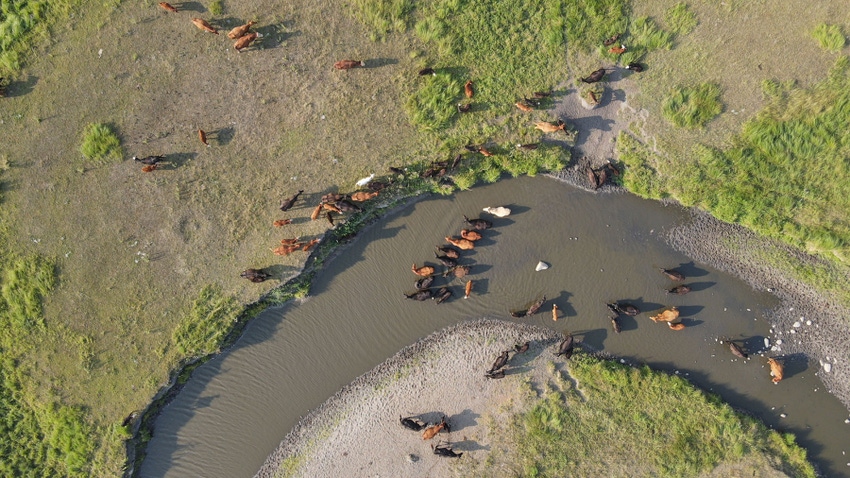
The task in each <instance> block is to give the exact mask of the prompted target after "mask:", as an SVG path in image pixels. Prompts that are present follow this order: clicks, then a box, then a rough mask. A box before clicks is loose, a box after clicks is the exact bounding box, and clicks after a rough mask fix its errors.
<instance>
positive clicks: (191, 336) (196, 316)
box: [174, 285, 242, 357]
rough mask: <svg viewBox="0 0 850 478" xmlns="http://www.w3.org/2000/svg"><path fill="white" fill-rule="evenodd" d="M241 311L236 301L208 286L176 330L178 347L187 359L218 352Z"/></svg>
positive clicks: (175, 341)
mask: <svg viewBox="0 0 850 478" xmlns="http://www.w3.org/2000/svg"><path fill="white" fill-rule="evenodd" d="M241 310H242V306H241V305H239V302H237V301H236V299H235V298H233V297H230V296H226V295H224V294H222V293H221V290H219V289H218V288H217V287H214V286H211V285H208V286H206V287H204V288H203V290H201V293H200V295H199V296H198V298H197V299H195V302H194V303H193V304H192V309H191V310H190V311H189V313H188V314H186V315H185V316H184V318H183V319H182V320H181V322H180V325H178V326H177V328H176V329H175V330H174V345H175V346H176V347H177V350H179V351H180V353H181V354H182V355H184V356H186V357H196V356H203V355H208V354H211V353H214V352H217V351H218V349H219V347H220V346H221V343H222V341H223V340H224V338H225V337H226V336H227V334H228V333H229V332H230V329H231V328H232V327H233V325H234V324H235V323H236V318H237V316H238V315H239V312H240V311H241Z"/></svg>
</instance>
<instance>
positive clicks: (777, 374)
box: [767, 357, 785, 383]
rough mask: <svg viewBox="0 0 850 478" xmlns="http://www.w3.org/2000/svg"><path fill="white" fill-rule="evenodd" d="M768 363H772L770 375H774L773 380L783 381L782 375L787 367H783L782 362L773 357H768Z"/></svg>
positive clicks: (776, 381) (775, 381)
mask: <svg viewBox="0 0 850 478" xmlns="http://www.w3.org/2000/svg"><path fill="white" fill-rule="evenodd" d="M767 363H768V364H770V376H771V377H773V379H772V382H773V383H779V382H780V381H782V375H783V372H784V371H785V367H783V366H782V364H781V363H779V361H777V360H776V359H775V358H773V357H770V358H768V359H767Z"/></svg>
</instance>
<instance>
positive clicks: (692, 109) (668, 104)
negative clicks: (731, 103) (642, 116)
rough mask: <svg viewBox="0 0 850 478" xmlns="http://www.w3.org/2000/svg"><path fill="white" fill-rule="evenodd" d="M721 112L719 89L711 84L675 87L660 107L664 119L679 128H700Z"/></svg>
mask: <svg viewBox="0 0 850 478" xmlns="http://www.w3.org/2000/svg"><path fill="white" fill-rule="evenodd" d="M721 111H723V104H722V103H721V102H720V87H719V86H718V85H716V84H713V83H703V84H701V85H698V86H695V87H681V86H680V87H676V88H674V89H673V91H671V92H670V94H668V95H667V98H665V100H664V103H663V104H662V106H661V112H662V114H663V115H664V117H665V118H667V120H669V121H670V122H671V123H673V124H674V125H676V126H678V127H680V128H702V127H703V126H705V125H706V123H708V122H709V121H711V120H712V119H713V118H714V117H715V116H717V115H719V114H720V112H721Z"/></svg>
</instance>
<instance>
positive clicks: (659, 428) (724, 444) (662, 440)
mask: <svg viewBox="0 0 850 478" xmlns="http://www.w3.org/2000/svg"><path fill="white" fill-rule="evenodd" d="M550 372H551V371H550ZM569 373H570V375H571V376H572V377H573V378H575V380H576V382H577V383H578V389H576V388H573V386H572V384H571V383H570V382H569V381H568V380H565V379H564V378H563V377H560V373H559V372H554V374H555V376H554V377H552V379H551V382H550V383H549V387H548V391H545V392H544V394H543V395H542V397H540V398H537V397H536V396H534V394H532V396H534V398H531V400H530V401H531V403H530V404H529V405H528V406H527V407H526V408H525V409H524V410H523V409H521V410H520V411H519V413H516V414H515V415H514V416H513V419H512V420H511V421H510V423H508V424H492V425H491V426H493V427H494V428H496V429H495V430H493V431H492V432H491V433H490V435H489V436H490V437H493V440H494V443H492V444H491V445H490V446H491V448H492V450H493V451H492V452H491V456H490V457H489V458H488V459H487V460H483V461H482V462H481V463H483V468H482V469H479V470H476V471H477V473H474V474H471V475H474V476H497V475H498V476H504V475H505V473H504V470H505V468H504V467H508V468H507V469H510V468H513V470H514V472H513V473H512V474H511V476H529V477H531V476H659V477H681V476H699V475H700V474H701V473H706V472H709V471H711V470H713V469H714V468H715V467H717V466H718V465H722V464H727V465H736V464H739V463H742V462H749V463H758V464H760V468H762V469H765V468H774V469H777V470H780V471H783V472H785V473H787V474H788V475H790V476H795V477H814V476H815V472H814V469H813V468H812V466H811V465H810V464H809V463H808V461H807V460H806V452H805V450H803V449H802V448H800V447H799V446H797V445H796V444H795V442H794V437H793V435H790V434H780V433H778V432H776V431H772V430H769V429H768V428H767V427H766V426H764V425H763V424H761V423H759V422H757V421H756V420H755V419H753V418H751V417H748V416H745V415H741V414H739V413H736V412H735V411H734V410H732V408H731V407H729V406H728V405H725V404H723V403H722V402H721V401H720V399H719V398H718V397H717V396H714V395H708V394H706V393H704V392H702V391H701V390H699V389H697V388H695V387H694V386H693V385H691V384H690V383H689V382H687V381H686V380H684V379H682V378H680V377H677V376H673V375H668V374H666V373H662V372H654V371H652V370H650V369H649V368H648V367H646V366H644V367H641V368H632V367H629V366H626V365H621V364H619V363H616V362H614V361H608V360H601V359H597V358H593V357H590V356H588V355H586V354H578V355H576V356H574V357H573V358H572V359H571V360H570V369H569ZM685 403H686V404H687V407H685V408H683V407H682V404H685ZM505 455H506V456H505ZM479 466H482V465H480V464H479ZM488 466H491V467H492V469H489V470H488V469H487V468H486V467H488Z"/></svg>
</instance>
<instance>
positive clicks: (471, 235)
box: [460, 229, 484, 242]
mask: <svg viewBox="0 0 850 478" xmlns="http://www.w3.org/2000/svg"><path fill="white" fill-rule="evenodd" d="M460 237H462V238H464V239H466V240H468V241H472V242H475V241H478V240H480V239H481V238H482V237H484V236H482V235H481V233H480V232H477V231H473V230H470V229H461V230H460Z"/></svg>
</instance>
